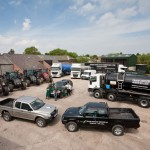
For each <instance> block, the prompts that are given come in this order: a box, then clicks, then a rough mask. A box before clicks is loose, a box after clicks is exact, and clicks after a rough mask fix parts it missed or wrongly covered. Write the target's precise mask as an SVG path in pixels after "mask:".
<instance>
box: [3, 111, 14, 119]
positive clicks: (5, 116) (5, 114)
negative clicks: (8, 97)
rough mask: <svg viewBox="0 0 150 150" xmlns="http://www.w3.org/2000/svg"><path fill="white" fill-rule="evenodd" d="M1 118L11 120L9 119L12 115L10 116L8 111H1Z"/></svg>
mask: <svg viewBox="0 0 150 150" xmlns="http://www.w3.org/2000/svg"><path fill="white" fill-rule="evenodd" d="M3 119H4V120H5V121H11V120H12V117H11V115H10V113H9V112H4V113H3Z"/></svg>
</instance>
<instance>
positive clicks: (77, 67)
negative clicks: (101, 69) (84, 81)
mask: <svg viewBox="0 0 150 150" xmlns="http://www.w3.org/2000/svg"><path fill="white" fill-rule="evenodd" d="M89 69H90V66H84V65H83V64H78V63H74V64H72V66H71V78H78V79H80V78H81V75H82V74H83V72H84V70H89Z"/></svg>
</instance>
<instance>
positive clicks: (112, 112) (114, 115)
mask: <svg viewBox="0 0 150 150" xmlns="http://www.w3.org/2000/svg"><path fill="white" fill-rule="evenodd" d="M109 118H111V119H137V118H138V116H137V115H136V114H135V112H134V111H133V110H132V109H128V108H126V109H125V108H123V109H118V108H110V109H109Z"/></svg>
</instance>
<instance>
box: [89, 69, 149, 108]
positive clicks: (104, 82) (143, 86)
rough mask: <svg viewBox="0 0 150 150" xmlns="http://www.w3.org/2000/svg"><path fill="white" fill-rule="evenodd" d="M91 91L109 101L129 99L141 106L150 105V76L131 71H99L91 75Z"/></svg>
mask: <svg viewBox="0 0 150 150" xmlns="http://www.w3.org/2000/svg"><path fill="white" fill-rule="evenodd" d="M88 91H89V93H91V94H93V96H94V97H95V98H106V99H108V100H109V101H116V100H129V101H134V102H136V103H137V104H138V105H139V106H140V107H143V108H148V107H150V76H145V75H137V74H136V75H135V74H130V73H125V72H124V73H110V74H105V73H99V74H94V75H91V77H90V80H89V85H88Z"/></svg>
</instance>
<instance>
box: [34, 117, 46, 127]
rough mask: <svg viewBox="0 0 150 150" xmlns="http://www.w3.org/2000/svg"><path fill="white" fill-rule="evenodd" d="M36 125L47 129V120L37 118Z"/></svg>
mask: <svg viewBox="0 0 150 150" xmlns="http://www.w3.org/2000/svg"><path fill="white" fill-rule="evenodd" d="M36 124H37V126H39V127H45V126H46V120H45V119H43V118H37V119H36Z"/></svg>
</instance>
